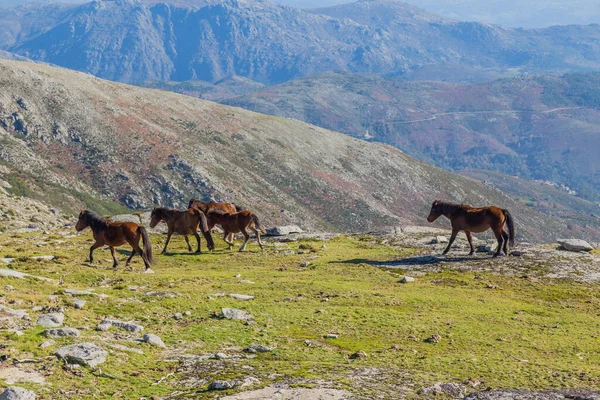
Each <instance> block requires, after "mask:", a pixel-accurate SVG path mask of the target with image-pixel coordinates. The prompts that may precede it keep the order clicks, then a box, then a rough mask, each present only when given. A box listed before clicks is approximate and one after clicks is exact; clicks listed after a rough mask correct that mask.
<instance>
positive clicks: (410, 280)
mask: <svg viewBox="0 0 600 400" xmlns="http://www.w3.org/2000/svg"><path fill="white" fill-rule="evenodd" d="M414 281H415V278H413V277H410V276H403V277H402V279H400V283H409V282H414Z"/></svg>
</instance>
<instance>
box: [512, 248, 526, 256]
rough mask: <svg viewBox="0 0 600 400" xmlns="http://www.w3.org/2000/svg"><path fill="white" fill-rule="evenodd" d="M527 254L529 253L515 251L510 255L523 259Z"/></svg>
mask: <svg viewBox="0 0 600 400" xmlns="http://www.w3.org/2000/svg"><path fill="white" fill-rule="evenodd" d="M525 254H527V252H526V251H523V250H513V251H511V252H510V255H511V256H513V257H523V256H524V255H525Z"/></svg>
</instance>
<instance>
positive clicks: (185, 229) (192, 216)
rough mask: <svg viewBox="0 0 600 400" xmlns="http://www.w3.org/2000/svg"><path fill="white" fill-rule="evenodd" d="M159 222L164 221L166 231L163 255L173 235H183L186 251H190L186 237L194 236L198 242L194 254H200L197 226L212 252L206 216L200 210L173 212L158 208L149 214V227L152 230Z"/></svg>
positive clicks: (212, 247)
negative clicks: (200, 228) (186, 246)
mask: <svg viewBox="0 0 600 400" xmlns="http://www.w3.org/2000/svg"><path fill="white" fill-rule="evenodd" d="M160 221H165V223H166V224H167V229H168V232H167V243H165V248H164V249H163V251H162V253H163V254H164V253H165V252H166V251H167V246H168V245H169V241H170V240H171V236H173V233H178V234H180V235H183V237H184V238H185V242H186V243H187V245H188V251H192V246H190V240H189V239H188V235H194V237H195V238H196V241H197V242H198V249H197V250H196V253H201V251H200V236H199V235H198V227H199V226H201V227H202V234H203V235H204V238H205V239H206V245H207V247H208V249H209V250H213V249H214V248H215V244H214V242H213V239H212V236H211V235H210V232H209V230H208V224H207V220H206V215H204V213H203V212H202V211H200V210H197V209H195V208H188V209H187V210H175V209H171V208H166V207H158V208H155V209H154V210H152V214H150V227H151V228H154V227H155V226H156V225H158V223H159V222H160Z"/></svg>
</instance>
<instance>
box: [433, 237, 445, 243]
mask: <svg viewBox="0 0 600 400" xmlns="http://www.w3.org/2000/svg"><path fill="white" fill-rule="evenodd" d="M432 242H433V244H442V243H448V238H447V237H446V236H436V237H435V239H433V240H432Z"/></svg>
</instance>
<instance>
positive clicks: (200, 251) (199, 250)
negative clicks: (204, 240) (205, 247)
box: [186, 232, 202, 253]
mask: <svg viewBox="0 0 600 400" xmlns="http://www.w3.org/2000/svg"><path fill="white" fill-rule="evenodd" d="M194 236H195V237H196V242H198V250H196V253H202V250H201V249H200V235H198V232H194ZM186 238H187V236H186Z"/></svg>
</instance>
